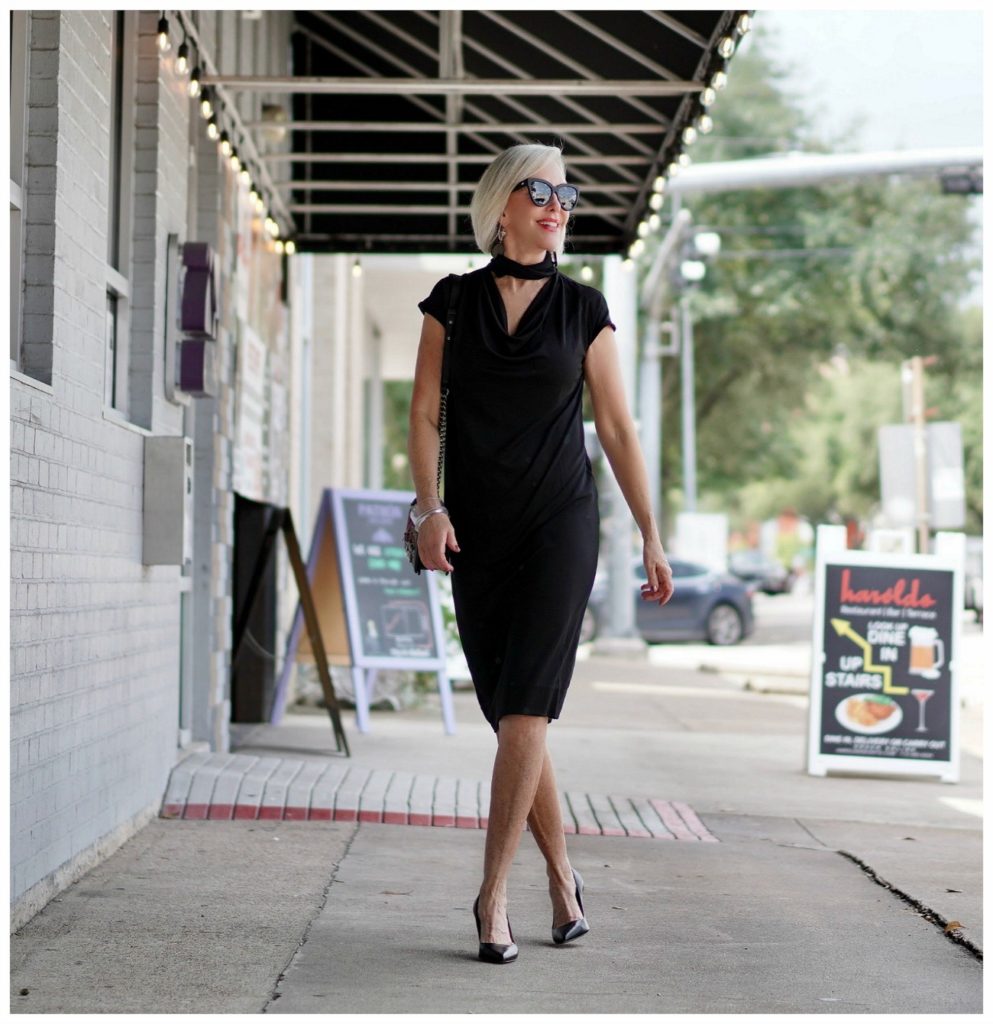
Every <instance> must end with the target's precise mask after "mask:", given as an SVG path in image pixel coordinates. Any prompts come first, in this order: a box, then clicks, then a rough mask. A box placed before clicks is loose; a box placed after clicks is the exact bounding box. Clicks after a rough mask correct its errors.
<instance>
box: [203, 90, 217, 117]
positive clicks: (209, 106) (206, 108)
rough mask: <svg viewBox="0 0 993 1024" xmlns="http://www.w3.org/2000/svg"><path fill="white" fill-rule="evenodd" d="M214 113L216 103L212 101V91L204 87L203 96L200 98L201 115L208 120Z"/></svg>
mask: <svg viewBox="0 0 993 1024" xmlns="http://www.w3.org/2000/svg"><path fill="white" fill-rule="evenodd" d="M213 114H214V105H213V103H211V102H210V93H209V92H207V90H206V89H204V91H203V96H202V97H201V98H200V116H201V117H203V118H204V119H205V120H206V119H208V118H210V117H212V116H213Z"/></svg>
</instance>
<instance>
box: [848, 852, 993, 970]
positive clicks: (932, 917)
mask: <svg viewBox="0 0 993 1024" xmlns="http://www.w3.org/2000/svg"><path fill="white" fill-rule="evenodd" d="M837 852H838V853H840V854H841V856H842V857H847V858H848V860H850V861H852V863H854V864H857V865H858V866H859V867H860V868H861V869H862V870H863V871H864V872H865V874H867V875H868V876H869V877H870V878H871V879H872V880H873V881H874V882H875V883H876V884H877V885H880V886H882V887H883V888H884V889H889V891H890V892H892V893H893V894H894V895H896V896H899V898H900V899H902V900H903V901H904V903H907V904H909V905H910V906H912V907H913V908H914V909H915V910H916V911H917V912H918V913H919V914H920V916H921V917H923V918H924V920H925V921H929V922H930V923H931V924H933V925H936V926H937V927H939V928H940V929H941V930H942V934H943V935H944V936H945V938H947V939H948V940H949V941H951V942H954V943H956V944H957V945H959V946H963V947H964V948H965V949H967V950H968V951H969V952H970V953H971V954H972V955H973V956H974V957H975V958H976V959H977V960H979V961H980V962H982V959H983V951H982V950H981V949H980V948H979V946H977V945H976V944H975V943H974V942H973V941H972V940H971V939H967V938H965V936H962V935H956V934H955V932H954V931H951V932H946V931H945V927H946V926H947V924H948V920H947V919H946V918H944V917H942V916H941V914H939V913H938V912H937V911H936V910H932V909H931V908H930V907H928V906H926V905H925V904H923V903H921V901H920V900H918V899H914V897H913V896H911V895H910V894H909V893H906V892H904V891H903V890H902V889H897V887H896V886H895V885H893V884H892V883H891V882H887V881H886V879H885V878H882V877H881V876H880V875H878V874H877V873H876V871H875V870H874V869H873V868H871V867H870V866H869V865H868V864H866V862H865V861H864V860H862V859H861V858H859V857H856V856H855V854H854V853H849V852H848V851H847V850H838V851H837Z"/></svg>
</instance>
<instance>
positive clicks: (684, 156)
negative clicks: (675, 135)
mask: <svg viewBox="0 0 993 1024" xmlns="http://www.w3.org/2000/svg"><path fill="white" fill-rule="evenodd" d="M689 165H690V155H689V153H680V154H679V166H680V167H689Z"/></svg>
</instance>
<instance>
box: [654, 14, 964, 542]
mask: <svg viewBox="0 0 993 1024" xmlns="http://www.w3.org/2000/svg"><path fill="white" fill-rule="evenodd" d="M784 74H785V72H784V69H783V68H781V67H777V66H776V65H775V64H774V63H773V62H772V61H771V59H770V58H769V57H768V56H767V55H766V54H765V52H764V50H763V35H762V33H761V31H759V33H758V36H757V38H756V40H755V42H754V44H753V45H752V46H751V48H750V49H749V50H747V51H746V52H744V53H741V54H739V55H738V56H737V57H736V58H735V60H734V61H733V62H732V67H731V72H730V75H729V84H728V87H727V89H726V91H725V92H724V93H723V94H722V95H721V96H720V98H719V100H718V102H717V104H716V105H715V107H714V108H713V117H714V123H715V128H714V132H713V133H712V135H709V136H705V137H704V138H703V139H701V140H700V142H698V143H697V145H696V147H695V148H694V151H693V157H694V159H695V160H696V161H697V162H705V161H711V160H726V159H733V158H740V157H746V156H755V155H758V154H767V153H769V152H770V151H773V150H790V149H804V150H807V151H811V150H819V149H823V150H827V149H831V150H838V149H843V148H844V144H845V140H844V138H841V139H834V140H824V139H819V138H818V137H817V135H816V133H815V132H814V130H813V129H812V127H811V126H810V125H809V124H808V121H807V118H806V115H805V114H804V113H803V112H802V111H801V110H799V109H798V108H797V107H796V105H795V104H794V103H793V102H792V101H791V99H790V98H789V97H788V96H787V95H786V93H785V92H784V90H783V88H782V87H781V84H780V83H781V81H782V79H783V77H784ZM685 205H686V207H687V208H688V209H689V210H690V211H691V212H692V214H693V219H694V224H695V225H696V226H697V227H699V228H706V229H709V230H714V231H717V232H718V233H719V234H720V236H721V239H722V248H721V252H720V254H719V256H718V257H717V259H715V260H714V261H713V262H712V263H711V265H710V267H709V269H708V273H707V276H706V278H705V280H704V282H703V284H702V285H701V287H700V288H699V289H698V290H697V291H696V292H695V293H694V294H693V296H692V299H691V309H692V313H693V319H694V342H695V363H696V368H695V382H694V385H695V400H696V413H697V451H698V456H697V458H698V480H699V488H700V496H701V501H700V504H701V507H704V508H722V509H731V510H732V511H734V512H736V513H737V515H738V516H742V517H744V516H752V515H768V514H773V513H775V512H776V511H779V510H780V509H781V508H783V507H784V506H788V505H792V506H794V507H796V508H797V509H798V511H804V512H805V514H807V515H809V516H810V517H811V518H813V519H822V518H824V516H826V515H828V514H829V513H831V512H835V513H837V514H839V515H844V514H854V515H865V514H867V513H868V512H869V510H870V509H871V508H872V507H873V505H874V503H876V502H878V499H879V482H878V455H877V448H876V440H875V431H876V428H877V427H878V425H879V424H880V423H882V422H898V421H899V420H900V418H901V410H900V383H899V382H900V378H899V364H900V362H901V361H902V360H903V359H906V358H907V357H909V356H912V355H936V356H938V364H937V367H936V372H935V373H934V374H932V383H931V385H930V390H929V395H930V394H931V393H932V391H934V390H935V389H938V388H939V386H940V396H941V397H940V401H939V402H938V404H940V407H941V416H942V417H943V418H948V419H958V420H962V421H963V431H964V434H965V436H966V442H967V460H968V464H969V472H968V474H967V475H968V488H969V508H970V515H971V519H972V524H973V526H975V525H977V523H978V519H977V517H981V512H982V502H981V497H980V490H979V488H980V484H981V480H980V475H979V468H978V467H979V465H980V463H981V448H980V445H981V430H980V428H979V427H978V426H977V425H976V422H974V421H973V419H972V417H973V416H974V414H975V419H976V420H978V405H977V398H978V389H977V384H976V382H977V366H978V360H979V337H978V336H979V332H978V330H977V329H976V326H975V324H974V323H972V322H971V321H967V320H966V319H964V318H963V316H962V314H961V311H960V308H959V307H960V304H961V301H962V299H963V297H964V296H965V295H966V294H967V292H968V290H969V288H970V274H971V273H973V272H974V270H975V269H976V261H975V259H974V257H973V256H972V255H971V254H970V251H969V243H970V241H971V239H972V235H973V228H972V225H971V224H970V222H969V219H968V211H967V206H966V201H964V200H962V199H961V197H953V196H944V195H942V194H941V192H940V188H939V184H938V182H937V181H936V180H933V179H914V178H907V177H897V176H891V177H877V178H868V179H860V180H852V181H844V182H838V183H834V184H825V185H820V186H817V187H803V188H785V189H752V190H739V191H734V192H724V193H717V194H705V195H692V196H689V197H687V200H686V202H685ZM669 209H670V212H671V206H670V208H669ZM663 233H664V232H663ZM646 262H647V261H646ZM970 323H972V327H971V328H970V326H969V324H970ZM838 354H840V355H843V356H845V357H847V358H848V360H849V363H848V365H849V370H850V372H849V375H848V376H847V377H846V378H844V379H839V380H836V381H834V382H833V384H832V382H830V381H828V380H826V379H825V378H824V377H823V376H822V372H821V370H822V368H824V367H825V366H828V367H830V366H831V365H832V364H831V363H830V360H831V358H832V357H833V356H835V355H838ZM665 371H666V372H665V373H664V376H663V405H664V423H663V467H664V468H663V492H664V493H665V494H666V495H667V497H668V499H669V501H668V502H667V507H672V506H673V505H675V506H676V507H678V504H679V498H680V497H681V495H680V492H679V485H680V483H681V451H680V420H679V416H680V397H679V395H680V380H679V373H678V363H677V362H676V361H672V362H669V361H667V362H666V364H665ZM932 404H935V402H934V401H932ZM881 415H884V416H885V417H886V418H883V419H880V416H881ZM966 418H969V419H970V422H969V423H968V425H967V424H966V422H965V419H966Z"/></svg>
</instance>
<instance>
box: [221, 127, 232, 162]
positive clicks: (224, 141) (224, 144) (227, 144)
mask: <svg viewBox="0 0 993 1024" xmlns="http://www.w3.org/2000/svg"><path fill="white" fill-rule="evenodd" d="M221 152H222V153H223V154H224V156H230V155H231V140H230V139H229V138H228V133H227V132H221Z"/></svg>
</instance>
